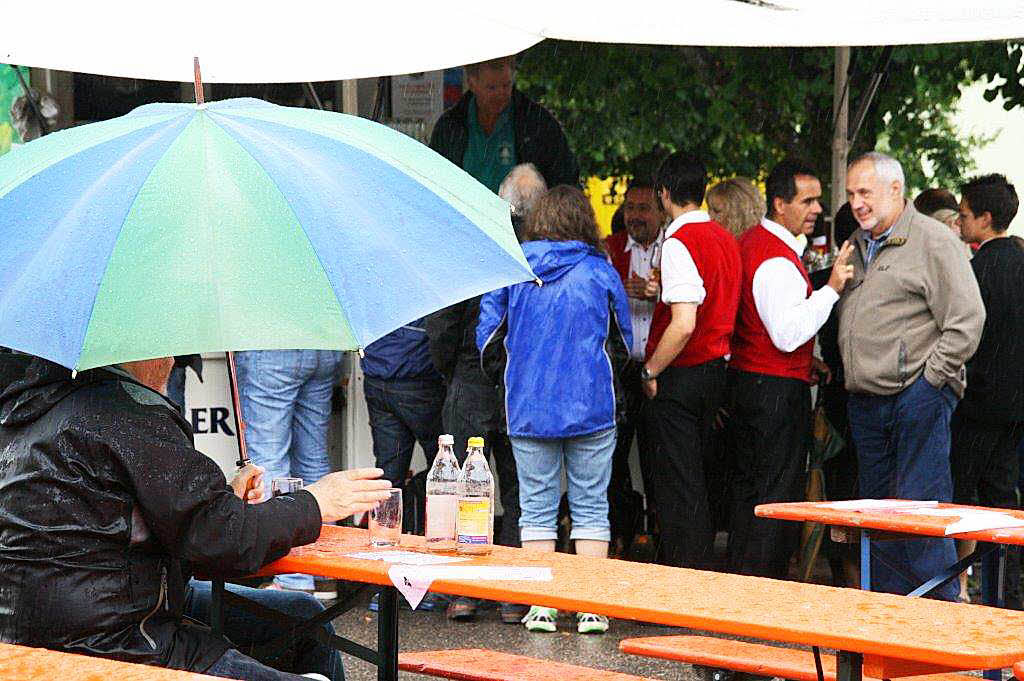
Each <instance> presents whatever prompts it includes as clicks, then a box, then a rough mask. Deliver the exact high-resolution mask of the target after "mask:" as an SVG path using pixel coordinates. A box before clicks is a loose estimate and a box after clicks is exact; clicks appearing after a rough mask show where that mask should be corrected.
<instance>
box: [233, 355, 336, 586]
mask: <svg viewBox="0 0 1024 681" xmlns="http://www.w3.org/2000/svg"><path fill="white" fill-rule="evenodd" d="M341 359H342V354H341V352H338V351H336V350H252V351H247V352H238V353H235V368H236V372H237V377H238V397H239V400H240V402H241V405H242V417H243V419H244V421H245V441H246V444H247V445H248V448H249V458H250V459H251V460H252V462H253V463H255V464H256V465H258V466H262V467H263V469H264V471H265V474H264V476H263V480H264V482H265V484H266V486H267V490H266V495H267V497H269V496H270V494H271V492H270V484H271V481H272V480H273V479H274V478H288V477H291V478H302V481H303V483H304V484H306V485H309V484H312V483H314V482H316V481H317V480H319V479H320V478H322V477H323V476H325V475H327V474H328V473H330V472H331V466H330V463H329V462H328V460H327V421H328V418H329V417H330V415H331V392H332V391H333V389H334V383H335V381H337V379H338V374H339V372H340V369H341ZM274 585H275V588H283V589H294V590H299V591H308V592H310V593H312V592H313V591H314V588H313V578H312V577H311V576H309V575H301V574H284V575H278V576H276V577H275V578H274Z"/></svg>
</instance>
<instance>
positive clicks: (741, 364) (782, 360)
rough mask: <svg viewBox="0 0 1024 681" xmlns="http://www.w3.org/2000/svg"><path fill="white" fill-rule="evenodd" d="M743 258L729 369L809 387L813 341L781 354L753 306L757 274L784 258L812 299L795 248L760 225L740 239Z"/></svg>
mask: <svg viewBox="0 0 1024 681" xmlns="http://www.w3.org/2000/svg"><path fill="white" fill-rule="evenodd" d="M740 254H741V256H740V257H741V258H742V259H743V289H742V290H741V292H740V312H739V316H738V317H737V318H736V332H735V333H734V334H733V337H732V360H731V361H730V362H729V366H731V367H733V368H736V369H741V370H742V371H750V372H752V373H756V374H767V375H769V376H782V377H785V378H795V379H798V380H801V381H807V382H808V383H810V381H811V357H812V356H813V352H814V338H811V339H810V340H809V341H807V342H806V343H804V344H803V345H801V346H800V347H799V348H797V349H796V350H794V351H793V352H783V351H782V350H779V349H778V348H777V347H775V344H774V343H772V339H771V337H770V336H769V335H768V329H766V328H765V325H764V322H762V321H761V316H760V315H759V314H758V313H757V304H756V303H755V302H754V273H755V272H757V268H758V267H760V266H761V263H763V262H764V261H765V260H769V259H771V258H785V259H786V260H789V261H790V262H791V263H793V264H794V265H796V268H797V269H798V270H800V276H802V277H803V278H804V281H805V282H807V295H808V296H810V295H811V291H812V289H811V280H810V278H809V277H808V276H807V270H806V269H804V265H803V263H802V262H800V258H798V257H797V256H796V253H794V252H793V249H792V248H790V247H789V246H787V245H786V244H785V243H784V242H783V241H782V239H780V238H778V237H777V236H775V235H774V234H772V233H771V232H769V231H768V230H767V229H765V228H764V227H762V226H760V225H758V226H756V227H752V228H750V229H748V230H747V231H746V232H745V233H744V234H743V236H741V237H740Z"/></svg>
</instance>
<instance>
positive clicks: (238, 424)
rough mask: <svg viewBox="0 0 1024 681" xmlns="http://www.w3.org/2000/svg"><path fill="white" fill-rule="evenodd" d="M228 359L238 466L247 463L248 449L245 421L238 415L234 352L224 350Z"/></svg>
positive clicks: (240, 409)
mask: <svg viewBox="0 0 1024 681" xmlns="http://www.w3.org/2000/svg"><path fill="white" fill-rule="evenodd" d="M224 354H225V355H226V356H227V359H228V385H230V386H231V406H232V411H233V412H234V414H235V432H236V433H238V461H237V462H236V463H237V464H238V467H239V468H242V467H243V466H247V465H249V450H248V448H247V447H246V446H245V421H244V419H243V418H242V417H241V416H240V414H241V413H242V404H241V401H240V400H239V398H238V377H237V374H236V372H235V353H233V352H225V353H224Z"/></svg>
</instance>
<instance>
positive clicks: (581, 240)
mask: <svg viewBox="0 0 1024 681" xmlns="http://www.w3.org/2000/svg"><path fill="white" fill-rule="evenodd" d="M525 237H526V242H525V243H524V244H523V252H524V253H525V254H526V258H527V260H528V261H529V263H530V266H531V267H532V268H533V271H534V273H535V274H536V275H537V277H538V278H539V279H540V280H541V282H542V285H538V284H536V283H524V284H517V285H515V286H509V287H507V288H504V289H499V290H497V291H492V292H491V293H488V294H487V295H485V296H484V297H483V299H482V300H481V302H480V320H479V323H478V324H477V330H476V338H477V347H478V348H479V349H480V352H481V364H482V366H483V368H484V373H485V374H487V375H489V376H491V377H492V379H494V380H495V382H496V383H499V384H501V385H503V387H504V390H505V411H506V417H507V419H508V434H509V439H510V440H511V441H512V451H513V454H514V455H515V459H516V468H517V470H518V474H519V501H520V505H521V507H522V514H521V516H520V519H519V527H520V535H521V538H522V542H523V547H524V548H531V549H534V550H543V551H554V550H555V540H556V539H557V536H558V529H557V520H558V503H559V499H560V496H561V495H560V492H561V477H562V469H563V467H564V468H565V471H566V477H567V478H568V483H569V510H570V515H571V517H572V532H571V533H570V538H571V539H572V540H574V541H575V543H576V553H578V554H582V555H591V556H601V557H604V556H607V554H608V541H609V539H610V531H609V524H608V480H609V477H610V476H611V469H612V453H613V452H614V450H615V415H616V371H617V369H618V368H619V367H621V366H622V365H624V364H625V362H626V361H628V358H629V353H628V348H629V347H631V344H632V329H631V327H630V315H629V303H628V301H627V299H626V292H625V290H624V289H623V287H622V281H621V279H620V278H619V275H618V274H617V273H616V272H615V270H614V269H613V268H612V266H611V265H610V264H609V263H608V260H607V258H606V257H605V254H604V252H603V251H602V249H601V246H600V238H599V236H598V232H597V223H596V221H595V219H594V211H593V209H592V208H591V207H590V203H589V202H588V201H587V199H586V197H584V196H583V193H582V192H580V191H579V190H578V189H576V188H572V187H568V186H560V187H555V188H554V189H552V190H551V191H550V192H548V193H547V194H546V195H544V196H543V197H542V198H541V199H540V200H539V201H538V203H537V205H536V206H535V207H534V209H533V211H532V212H531V214H530V215H529V216H528V217H527V224H526V232H525ZM556 615H557V613H556V612H555V611H554V610H553V609H552V608H540V607H536V606H534V607H533V608H531V609H530V612H529V614H528V615H527V616H526V618H525V619H524V622H525V624H526V627H527V629H530V630H531V631H554V626H555V624H554V622H555V617H556ZM577 618H578V620H579V622H578V625H577V628H578V630H579V631H580V632H584V633H591V632H603V631H605V630H607V628H608V623H607V619H605V618H603V617H601V616H600V615H593V614H588V613H579V614H578V615H577Z"/></svg>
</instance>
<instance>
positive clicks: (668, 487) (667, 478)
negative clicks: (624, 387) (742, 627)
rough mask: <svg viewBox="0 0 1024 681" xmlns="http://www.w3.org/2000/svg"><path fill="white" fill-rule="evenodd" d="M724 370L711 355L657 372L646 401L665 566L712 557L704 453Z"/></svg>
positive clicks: (699, 563) (708, 561) (708, 562)
mask: <svg viewBox="0 0 1024 681" xmlns="http://www.w3.org/2000/svg"><path fill="white" fill-rule="evenodd" d="M725 375H726V374H725V361H724V360H721V359H717V360H712V361H711V362H706V363H704V364H700V365H697V366H694V367H669V368H667V369H665V370H664V371H663V372H662V373H661V374H660V375H659V376H658V393H657V395H656V397H655V399H654V400H653V401H652V402H651V405H650V409H651V416H652V422H653V423H654V430H655V433H656V442H657V448H658V449H657V457H658V458H657V461H658V465H657V470H656V472H655V474H654V476H653V482H654V492H655V505H656V508H657V514H658V524H659V526H660V527H661V556H660V558H661V562H663V563H665V564H666V565H673V566H677V567H692V568H698V569H709V568H710V567H711V566H712V565H713V562H714V560H713V558H714V556H713V549H714V538H715V533H714V528H713V526H712V523H711V514H710V510H709V507H708V490H707V480H706V476H705V471H704V458H705V456H706V454H707V451H708V450H709V448H710V447H711V443H712V426H713V425H714V419H715V415H716V414H717V413H718V410H719V409H720V408H721V406H722V402H723V400H724V399H725Z"/></svg>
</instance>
